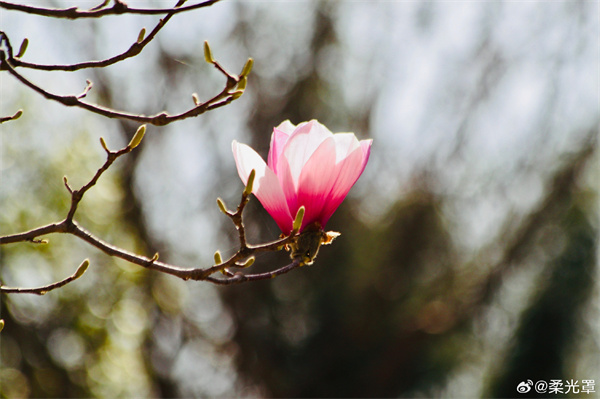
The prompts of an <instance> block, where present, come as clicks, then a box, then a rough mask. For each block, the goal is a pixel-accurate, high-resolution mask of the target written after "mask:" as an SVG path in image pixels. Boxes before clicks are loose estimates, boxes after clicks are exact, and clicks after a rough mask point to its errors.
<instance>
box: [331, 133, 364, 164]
mask: <svg viewBox="0 0 600 399" xmlns="http://www.w3.org/2000/svg"><path fill="white" fill-rule="evenodd" d="M333 138H334V139H335V159H336V163H340V162H341V161H343V160H344V159H346V158H347V157H348V155H350V154H351V153H352V152H353V151H354V150H356V149H357V148H358V147H360V143H359V142H358V139H357V138H356V136H355V135H354V133H336V134H334V135H333Z"/></svg>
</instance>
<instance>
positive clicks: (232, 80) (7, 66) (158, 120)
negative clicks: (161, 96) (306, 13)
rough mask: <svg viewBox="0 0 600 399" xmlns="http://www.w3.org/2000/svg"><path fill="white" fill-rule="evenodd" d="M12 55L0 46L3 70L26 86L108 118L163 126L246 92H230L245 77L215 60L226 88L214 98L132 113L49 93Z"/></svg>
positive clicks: (0, 61) (69, 96)
mask: <svg viewBox="0 0 600 399" xmlns="http://www.w3.org/2000/svg"><path fill="white" fill-rule="evenodd" d="M0 35H3V34H2V33H1V32H0ZM4 37H6V36H4ZM7 40H8V39H7ZM10 57H11V54H10V52H9V54H8V58H7V57H6V53H5V52H3V51H1V50H0V70H6V71H8V72H9V73H10V74H11V75H12V76H14V77H15V78H16V79H17V80H19V81H20V82H21V83H23V84H24V85H25V86H27V87H29V88H30V89H32V90H34V91H36V92H37V93H39V94H41V95H42V96H44V97H45V98H46V99H48V100H53V101H57V102H59V103H61V104H63V105H65V106H67V107H78V108H83V109H85V110H88V111H90V112H93V113H95V114H99V115H102V116H105V117H107V118H121V119H128V120H131V121H134V122H137V123H148V124H151V125H155V126H164V125H167V124H169V123H172V122H175V121H179V120H183V119H187V118H191V117H195V116H198V115H201V114H203V113H205V112H207V111H210V110H213V109H216V108H220V107H222V106H224V105H227V104H229V103H231V102H232V101H233V100H235V99H237V98H239V97H240V95H241V94H242V93H243V90H237V91H233V92H230V91H231V90H232V89H234V88H235V87H236V85H237V84H238V83H239V82H240V81H241V80H242V77H240V76H235V75H232V74H230V73H229V72H226V71H225V69H223V67H222V66H221V65H220V64H218V63H217V62H216V61H214V62H213V64H214V65H215V67H216V68H217V69H218V70H219V71H221V72H223V73H224V74H225V75H226V77H227V83H226V85H225V88H224V89H223V90H222V91H221V92H220V93H219V94H217V95H216V96H214V97H213V98H211V99H209V100H208V101H206V102H204V103H201V104H198V105H196V106H195V107H194V108H191V109H189V110H188V111H185V112H182V113H180V114H176V115H169V114H168V113H166V112H161V113H159V114H156V115H152V116H145V115H139V114H132V113H128V112H123V111H117V110H114V109H110V108H105V107H102V106H100V105H94V104H90V103H87V102H85V101H82V100H81V98H80V96H77V95H66V96H61V95H57V94H53V93H50V92H48V91H46V90H44V89H42V88H41V87H40V86H38V85H36V84H34V83H33V82H31V81H30V80H28V79H26V78H25V77H24V76H23V75H21V74H20V73H18V72H17V71H16V70H15V69H14V67H13V66H12V65H11V63H10ZM89 85H90V83H88V87H89Z"/></svg>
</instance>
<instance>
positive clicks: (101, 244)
mask: <svg viewBox="0 0 600 399" xmlns="http://www.w3.org/2000/svg"><path fill="white" fill-rule="evenodd" d="M144 131H145V127H143V126H142V127H140V128H139V129H138V131H137V132H136V134H135V135H134V138H133V139H132V140H131V142H130V143H129V144H128V145H127V146H126V147H124V148H122V149H120V150H118V151H111V150H110V149H108V147H107V146H106V143H105V141H104V139H102V138H101V139H100V143H101V145H102V148H104V150H105V151H106V154H107V157H106V161H105V162H104V164H103V165H102V166H101V167H100V168H99V169H98V170H97V171H96V173H95V174H94V176H93V177H92V178H91V179H90V181H89V182H88V183H86V184H84V185H83V186H82V187H81V188H80V189H78V190H76V189H73V188H72V187H71V186H69V184H68V182H67V179H66V178H64V184H65V187H66V188H67V190H68V192H69V194H70V195H71V206H70V208H69V211H68V213H67V216H66V218H65V219H64V220H63V221H61V222H59V223H53V224H49V225H46V226H41V227H38V228H35V229H32V230H29V231H27V232H23V233H17V234H12V235H6V236H3V237H0V244H9V243H17V242H37V241H39V239H38V237H41V236H45V235H48V234H52V233H63V234H71V235H74V236H75V237H78V238H79V239H81V240H83V241H85V242H87V243H88V244H90V245H92V246H94V247H95V248H97V249H99V250H101V251H102V252H104V253H105V254H107V255H110V256H113V257H117V258H120V259H123V260H125V261H127V262H130V263H133V264H136V265H139V266H141V267H144V268H146V269H149V270H154V271H157V272H161V273H166V274H170V275H172V276H175V277H179V278H181V279H183V280H197V281H201V280H204V281H209V282H212V283H215V284H219V285H228V284H237V283H243V282H249V281H258V280H265V279H269V278H274V277H277V276H279V275H281V274H284V273H287V272H289V271H290V270H292V269H295V268H297V267H300V266H302V265H303V262H302V260H301V259H295V260H293V262H292V263H290V264H289V265H287V266H284V267H281V268H279V269H276V270H273V271H270V272H266V273H258V274H244V273H242V272H236V273H232V272H231V271H230V270H228V268H231V267H237V268H241V267H247V266H249V265H250V263H248V261H249V260H251V259H250V258H251V257H252V256H253V255H254V254H256V253H260V252H266V251H279V250H281V249H282V248H284V247H285V246H286V245H287V244H290V243H291V242H293V241H294V240H295V239H296V238H297V233H298V232H297V230H294V231H292V233H291V234H290V235H289V236H287V237H283V238H280V239H278V240H275V241H272V242H268V243H265V244H261V245H251V244H248V243H247V241H246V237H245V229H244V223H243V217H242V213H243V211H244V208H245V206H246V204H247V203H248V201H249V198H250V193H251V192H252V187H251V185H252V183H251V181H250V180H249V182H248V185H247V186H246V187H245V189H244V191H243V193H242V196H241V200H240V203H239V205H238V206H237V209H236V211H235V212H231V211H228V210H227V209H225V205H224V204H223V205H219V206H220V207H221V206H222V208H221V210H222V211H223V212H224V213H225V214H227V216H228V217H229V218H230V219H231V220H232V222H233V223H234V225H235V227H236V229H237V230H238V235H239V241H240V248H239V249H238V251H237V252H236V253H235V254H234V255H232V256H231V257H230V258H229V259H228V260H227V261H225V262H222V263H220V264H217V265H213V266H210V267H207V268H191V269H190V268H182V267H179V266H174V265H170V264H168V263H164V262H160V261H158V254H157V255H155V256H154V257H153V258H148V257H145V256H141V255H137V254H133V253H131V252H128V251H126V250H124V249H122V248H119V247H116V246H114V245H111V244H109V243H107V242H105V241H103V240H102V239H100V238H98V237H96V236H94V235H93V234H92V233H90V232H88V231H87V230H85V229H84V228H83V227H81V226H80V225H79V224H78V223H77V222H76V221H75V220H74V217H75V213H76V211H77V208H78V206H79V203H80V202H81V200H82V199H83V196H84V195H85V194H86V193H87V192H88V191H89V190H90V189H91V188H92V187H93V186H94V185H96V183H97V182H98V180H99V179H100V177H101V176H102V175H103V174H104V172H106V171H107V170H108V168H109V167H110V166H111V165H112V164H113V163H114V161H115V160H117V159H118V158H119V157H121V156H123V155H125V154H127V153H129V152H130V151H132V150H133V149H134V148H135V147H136V146H137V145H138V144H139V142H140V140H141V138H142V137H143V134H144ZM219 201H220V200H219ZM221 204H222V201H221ZM298 225H299V224H298ZM219 272H221V273H223V274H224V275H225V276H226V277H225V278H215V277H213V276H212V275H213V274H215V273H219ZM67 280H68V279H67ZM63 281H66V280H63ZM70 281H72V279H71V280H69V281H66V282H64V283H63V282H59V283H55V284H53V285H51V286H52V287H54V288H58V287H59V286H62V285H64V284H67V283H68V282H70ZM60 284H62V285H60ZM55 286H56V287H55ZM48 287H50V286H46V287H40V288H37V289H26V288H6V289H4V288H3V289H2V292H7V293H8V292H11V293H17V292H19V293H24V292H29V293H39V292H41V291H44V292H47V291H48V289H47V288H48ZM54 288H52V289H54ZM36 290H37V291H39V292H34V291H36Z"/></svg>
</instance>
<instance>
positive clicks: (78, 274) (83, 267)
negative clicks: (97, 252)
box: [73, 259, 90, 279]
mask: <svg viewBox="0 0 600 399" xmlns="http://www.w3.org/2000/svg"><path fill="white" fill-rule="evenodd" d="M89 266H90V260H89V259H86V260H84V261H83V262H81V265H79V267H78V268H77V271H76V272H75V274H74V275H73V278H74V279H75V278H79V277H81V276H83V273H85V271H86V270H87V268H88V267H89Z"/></svg>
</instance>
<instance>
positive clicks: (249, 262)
mask: <svg viewBox="0 0 600 399" xmlns="http://www.w3.org/2000/svg"><path fill="white" fill-rule="evenodd" d="M255 260H256V258H255V257H254V256H251V257H249V258H248V259H246V261H245V262H244V263H242V264H238V266H239V267H242V268H246V267H250V266H252V265H253V264H254V261H255Z"/></svg>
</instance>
